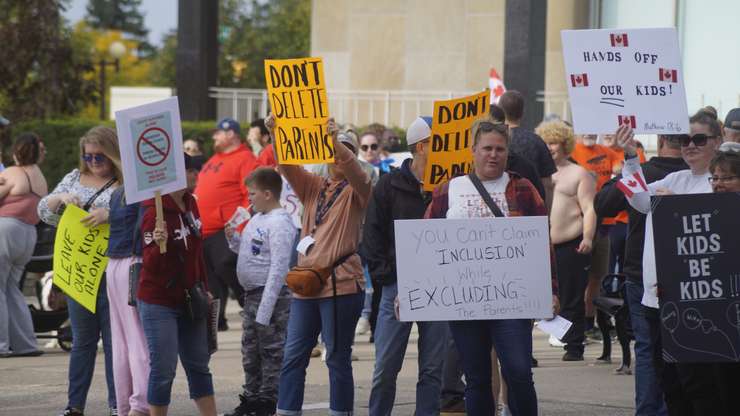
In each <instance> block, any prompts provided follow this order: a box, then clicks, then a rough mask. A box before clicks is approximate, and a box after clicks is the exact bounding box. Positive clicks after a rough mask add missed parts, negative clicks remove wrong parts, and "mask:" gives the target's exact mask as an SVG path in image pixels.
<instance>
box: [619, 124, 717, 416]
mask: <svg viewBox="0 0 740 416" xmlns="http://www.w3.org/2000/svg"><path fill="white" fill-rule="evenodd" d="M689 122H690V128H691V130H690V134H683V135H677V136H674V137H676V138H677V139H678V140H679V141H680V143H681V157H682V158H683V160H684V161H685V162H686V164H687V165H689V169H685V170H680V171H677V172H673V173H670V174H668V175H667V176H666V177H665V178H663V179H660V180H658V181H655V182H651V183H649V184H647V189H648V191H647V192H640V193H635V194H633V195H632V196H627V201H628V202H629V204H630V205H631V206H632V207H633V208H635V209H636V210H637V211H640V212H642V213H644V214H647V220H646V222H645V248H644V251H643V258H642V264H643V268H642V270H643V285H644V287H645V293H644V295H643V297H642V304H643V305H645V306H647V307H649V308H654V309H658V308H659V304H658V296H657V277H656V265H655V249H654V244H655V236H654V235H653V233H652V229H653V226H652V223H653V218H652V215H651V214H650V212H651V202H650V197H651V196H653V195H672V194H700V193H709V192H712V186H711V183H710V179H711V174H710V171H709V167H710V163H711V161H712V158H713V157H714V156H715V154H716V151H717V149H718V148H719V145H720V143H721V142H722V138H721V128H720V125H719V123H718V122H717V119H716V117H714V116H713V115H712V114H709V113H706V112H703V111H701V110H700V111H699V112H698V113H696V114H695V115H694V116H692V117H691V118H690V119H689ZM617 143H618V144H619V145H620V146H621V147H622V148H623V149H624V158H625V161H624V168H623V169H622V176H623V177H625V178H626V177H630V176H632V175H635V174H638V173H639V175H640V177H644V174H643V172H642V168H641V167H640V164H639V161H638V159H637V148H636V145H635V140H634V134H633V132H632V129H631V128H629V127H628V126H620V127H619V129H617ZM655 314H656V315H657V311H656V312H655ZM662 377H663V378H664V379H666V380H669V379H670V380H674V381H675V382H673V383H670V384H666V389H667V390H665V391H664V395H665V401H666V405H667V407H668V411H669V413H670V414H674V413H675V414H679V413H678V412H679V411H680V410H683V409H694V412H695V413H693V414H696V415H720V414H725V413H724V410H723V408H722V406H723V404H722V401H721V400H716V392H717V391H718V389H717V385H716V384H715V380H714V369H713V368H712V367H711V364H685V363H684V364H668V363H666V364H665V369H664V370H663V374H662Z"/></svg>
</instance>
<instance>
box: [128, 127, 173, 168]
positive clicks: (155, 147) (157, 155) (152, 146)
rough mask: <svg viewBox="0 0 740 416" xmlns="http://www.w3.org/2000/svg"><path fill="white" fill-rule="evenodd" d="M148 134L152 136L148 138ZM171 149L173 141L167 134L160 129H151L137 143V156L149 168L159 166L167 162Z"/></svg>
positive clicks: (142, 134)
mask: <svg viewBox="0 0 740 416" xmlns="http://www.w3.org/2000/svg"><path fill="white" fill-rule="evenodd" d="M150 133H154V134H153V135H152V134H150ZM147 134H150V136H149V137H147ZM171 148H172V141H171V140H170V136H169V135H168V134H167V132H166V131H164V130H163V129H161V128H159V127H150V128H148V129H146V130H144V131H143V132H142V133H141V135H140V136H139V140H138V141H137V142H136V155H137V156H138V157H139V160H140V161H141V163H143V164H145V165H147V166H157V165H160V164H162V162H164V161H165V160H167V156H168V155H169V154H170V149H171Z"/></svg>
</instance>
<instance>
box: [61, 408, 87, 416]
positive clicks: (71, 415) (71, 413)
mask: <svg viewBox="0 0 740 416" xmlns="http://www.w3.org/2000/svg"><path fill="white" fill-rule="evenodd" d="M59 416H85V414H84V413H82V410H79V409H75V408H74V407H68V408H66V409H64V413H62V414H61V415H59Z"/></svg>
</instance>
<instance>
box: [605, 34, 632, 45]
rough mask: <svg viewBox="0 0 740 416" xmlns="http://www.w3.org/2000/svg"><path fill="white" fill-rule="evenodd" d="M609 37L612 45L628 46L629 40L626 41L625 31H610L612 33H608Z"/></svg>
mask: <svg viewBox="0 0 740 416" xmlns="http://www.w3.org/2000/svg"><path fill="white" fill-rule="evenodd" d="M609 39H610V40H611V42H612V47H615V46H622V47H627V46H629V42H628V41H627V34H626V33H612V34H610V35H609Z"/></svg>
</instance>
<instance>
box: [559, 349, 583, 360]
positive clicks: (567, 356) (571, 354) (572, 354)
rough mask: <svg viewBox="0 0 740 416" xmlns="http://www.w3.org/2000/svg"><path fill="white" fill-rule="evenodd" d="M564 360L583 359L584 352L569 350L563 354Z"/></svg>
mask: <svg viewBox="0 0 740 416" xmlns="http://www.w3.org/2000/svg"><path fill="white" fill-rule="evenodd" d="M563 361H583V353H577V352H573V351H567V352H566V353H565V354H564V355H563Z"/></svg>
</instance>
